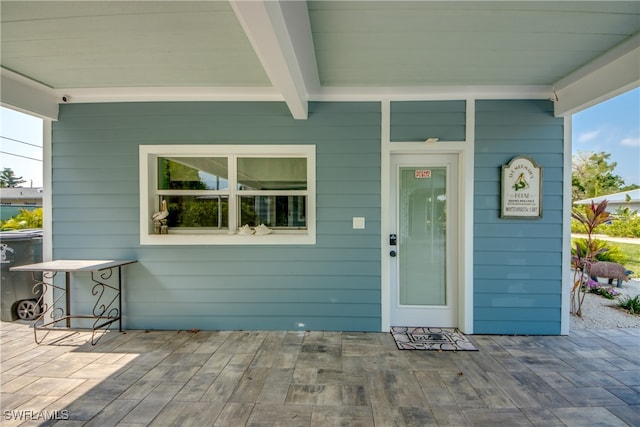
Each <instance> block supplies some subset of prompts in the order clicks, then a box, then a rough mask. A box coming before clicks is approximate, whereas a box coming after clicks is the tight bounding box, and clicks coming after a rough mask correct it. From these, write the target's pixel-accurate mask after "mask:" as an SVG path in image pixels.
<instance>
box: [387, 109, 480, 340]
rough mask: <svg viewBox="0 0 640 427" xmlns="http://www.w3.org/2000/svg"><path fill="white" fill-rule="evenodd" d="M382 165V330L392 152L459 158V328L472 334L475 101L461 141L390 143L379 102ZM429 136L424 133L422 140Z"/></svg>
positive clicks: (468, 115) (388, 128)
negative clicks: (446, 155) (448, 155)
mask: <svg viewBox="0 0 640 427" xmlns="http://www.w3.org/2000/svg"><path fill="white" fill-rule="evenodd" d="M381 113H382V114H381V116H382V117H381V119H382V126H381V136H382V137H381V159H380V160H381V162H380V163H381V165H380V183H381V184H380V185H381V188H380V194H381V201H380V203H381V205H380V206H381V212H380V219H381V221H380V231H381V234H380V251H381V253H380V259H381V262H380V270H381V272H380V273H381V275H380V280H381V293H380V295H381V313H380V315H381V316H380V319H381V322H380V323H381V329H380V330H381V331H382V332H386V331H389V329H390V327H391V324H390V317H391V301H390V300H391V257H390V256H389V251H390V250H391V246H390V245H389V234H390V232H391V226H392V225H391V224H390V216H391V211H390V209H391V205H392V203H391V197H393V196H394V193H392V189H391V182H390V181H391V156H392V155H393V154H451V155H456V156H457V158H458V209H459V215H458V236H457V239H458V241H457V246H458V259H459V262H458V271H457V273H458V307H457V308H458V322H457V323H458V328H459V329H460V330H461V331H462V332H464V333H467V334H472V333H473V198H474V191H473V187H474V186H473V178H474V174H473V167H474V140H475V133H474V130H475V101H474V100H471V99H468V100H467V102H466V126H465V127H466V131H465V140H464V141H437V142H429V143H427V142H425V141H407V142H397V141H394V142H391V140H390V127H391V126H390V125H391V102H390V101H383V102H382V104H381ZM427 138H428V135H426V136H425V140H426V139H427Z"/></svg>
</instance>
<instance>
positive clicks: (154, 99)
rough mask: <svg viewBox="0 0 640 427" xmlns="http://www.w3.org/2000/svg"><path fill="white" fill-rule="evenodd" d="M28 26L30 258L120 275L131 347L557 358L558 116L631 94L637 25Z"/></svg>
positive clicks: (440, 6)
mask: <svg viewBox="0 0 640 427" xmlns="http://www.w3.org/2000/svg"><path fill="white" fill-rule="evenodd" d="M29 3H30V2H2V3H1V5H0V7H2V20H3V25H2V53H3V55H2V67H3V68H2V79H3V80H2V84H3V91H2V94H1V96H2V103H3V105H7V106H11V107H13V108H19V109H21V110H23V111H30V112H32V113H33V114H36V115H39V116H40V117H43V118H44V119H45V126H44V127H45V135H44V142H45V153H47V152H48V153H49V154H48V155H46V156H45V165H46V164H50V174H49V177H48V178H45V182H46V185H45V186H46V187H47V188H51V189H52V191H51V194H50V195H47V197H46V198H45V201H44V202H45V203H44V205H45V211H46V214H45V218H48V219H49V220H50V221H51V222H50V223H48V224H46V225H45V242H48V243H45V259H52V258H53V259H137V260H138V263H136V264H133V265H129V266H127V267H126V269H125V294H124V316H125V319H124V323H125V324H124V326H125V327H126V328H139V329H185V330H188V329H194V328H197V329H245V330H247V329H253V330H259V329H270V330H274V329H275V330H343V331H380V330H388V328H389V326H390V325H398V326H403V325H404V326H407V325H408V326H450V327H459V328H460V329H462V330H463V331H464V332H466V333H477V334H549V335H554V334H566V333H568V328H569V289H570V286H571V285H570V283H569V278H568V276H569V274H568V272H569V268H570V265H569V261H570V249H569V241H570V222H569V219H568V218H569V217H570V215H569V212H570V208H571V204H570V182H571V164H570V162H571V138H570V135H571V131H570V129H571V126H570V124H571V114H573V113H574V112H576V111H579V110H581V109H584V108H586V107H588V106H591V105H593V104H595V103H597V102H600V101H601V100H603V99H607V98H609V97H612V96H614V95H616V94H619V93H622V92H624V91H626V90H629V89H631V88H633V87H637V86H638V84H639V82H640V75H639V72H638V70H637V64H638V59H639V58H640V48H639V46H638V41H639V40H640V36H638V32H639V31H640V24H639V22H640V20H639V19H638V18H639V17H640V3H635V2H629V3H617V2H615V3H612V2H566V3H563V4H562V6H561V7H558V6H557V4H556V3H555V2H531V3H527V5H526V7H523V6H521V5H520V3H519V2H513V3H511V2H384V1H357V2H286V1H284V2H278V1H255V2H242V1H231V2H229V3H226V2H146V3H144V5H143V3H136V2H80V3H75V2H74V3H68V2H62V1H61V2H46V3H41V4H39V7H37V8H34V7H31V6H30V5H29ZM34 32H35V33H34ZM25 76H26V77H27V78H25ZM38 82H42V83H44V84H41V83H38ZM47 150H49V151H47ZM521 156H523V157H526V158H528V159H530V160H531V161H532V162H534V163H533V164H535V165H537V166H539V167H541V168H542V173H540V174H538V175H536V173H535V172H531V170H532V168H531V167H528V166H526V167H524V169H522V170H518V171H517V172H518V173H520V174H521V173H523V172H525V171H526V172H527V173H529V172H530V173H531V176H529V175H527V176H526V177H525V178H526V180H522V181H518V190H520V189H524V190H526V193H525V192H524V191H523V193H519V195H522V196H523V197H525V194H526V197H527V198H532V199H533V200H534V201H538V200H537V198H536V194H542V197H541V199H540V200H539V202H540V203H539V204H536V206H535V209H537V208H538V207H539V208H541V210H536V211H535V215H533V216H532V217H528V218H527V219H522V218H512V217H505V216H503V215H502V214H501V210H502V206H503V204H504V203H503V199H504V197H503V194H502V190H501V188H502V184H505V185H504V191H505V194H506V193H507V192H509V191H511V188H512V187H513V185H512V184H511V183H509V182H508V179H512V177H510V176H507V175H505V177H506V178H505V182H503V174H502V168H503V166H505V165H507V164H509V163H510V162H511V161H512V160H513V159H514V158H517V157H521ZM45 175H46V174H45ZM536 176H541V177H542V179H541V181H540V182H539V183H538V181H537V179H536ZM507 184H508V185H507ZM538 184H539V185H540V188H539V190H540V192H539V193H538V192H537V191H535V190H536V189H537V185H538ZM521 185H522V186H521ZM163 201H164V202H166V205H167V215H168V218H167V220H166V221H167V224H166V226H167V227H168V234H157V231H160V232H161V231H162V230H163V227H162V224H161V223H157V224H154V221H152V220H151V217H152V215H153V214H154V213H155V212H156V211H159V210H160V209H161V208H162V206H163V203H162V202H163ZM508 202H509V203H510V204H512V205H513V206H514V207H515V209H516V210H517V209H520V208H522V209H530V208H531V206H530V205H527V204H523V205H519V204H518V203H520V202H519V199H517V197H514V198H513V200H508ZM263 223H264V224H265V225H266V227H267V228H268V229H269V230H271V233H268V231H264V228H259V230H261V233H259V234H261V235H254V234H247V233H246V232H240V233H239V230H241V229H244V228H243V226H244V225H249V226H254V227H255V226H259V225H260V224H263ZM262 231H264V234H263V233H262ZM248 233H251V231H249V232H248ZM46 245H48V247H46ZM85 276H86V275H82V274H77V275H76V276H75V277H74V286H75V287H76V288H77V289H78V291H77V292H76V293H75V294H74V297H73V298H74V299H73V301H72V303H73V305H74V309H76V310H77V311H78V312H82V311H90V310H91V309H92V307H93V305H92V302H91V301H92V297H91V295H90V292H91V291H90V289H91V287H90V286H84V285H87V283H86V282H88V279H87V278H86V277H85Z"/></svg>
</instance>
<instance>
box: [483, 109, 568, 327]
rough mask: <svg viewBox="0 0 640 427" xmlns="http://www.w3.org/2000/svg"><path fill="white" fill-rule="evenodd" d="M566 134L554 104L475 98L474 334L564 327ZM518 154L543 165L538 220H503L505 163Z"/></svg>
mask: <svg viewBox="0 0 640 427" xmlns="http://www.w3.org/2000/svg"><path fill="white" fill-rule="evenodd" d="M563 134H564V129H563V120H562V119H561V118H555V117H553V104H552V103H551V102H548V101H501V100H497V101H477V102H476V129H475V136H476V140H475V170H474V176H475V182H474V302H473V305H474V332H475V333H479V334H482V333H488V334H554V335H555V334H559V333H560V319H561V305H562V304H561V299H562V275H563V272H562V221H563V212H562V200H563V197H564V194H563V184H562V179H563V174H564V172H563V163H564V162H563V159H564V155H565V153H563V147H564V144H563ZM520 155H524V156H527V157H530V158H532V159H533V160H534V161H535V162H536V163H537V164H538V165H539V166H542V167H543V173H542V176H543V183H542V194H543V200H542V218H540V219H534V220H525V219H504V218H500V189H501V185H500V180H501V167H502V165H504V164H507V163H508V162H509V161H510V160H511V159H512V158H513V157H516V156H520Z"/></svg>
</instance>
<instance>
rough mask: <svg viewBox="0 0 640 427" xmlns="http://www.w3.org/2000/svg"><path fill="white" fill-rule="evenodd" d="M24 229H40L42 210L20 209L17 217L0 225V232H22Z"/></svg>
mask: <svg viewBox="0 0 640 427" xmlns="http://www.w3.org/2000/svg"><path fill="white" fill-rule="evenodd" d="M26 228H42V208H36V209H34V210H28V209H20V213H19V214H18V215H16V216H14V217H12V218H9V219H8V220H6V221H2V224H1V225H0V231H9V230H24V229H26Z"/></svg>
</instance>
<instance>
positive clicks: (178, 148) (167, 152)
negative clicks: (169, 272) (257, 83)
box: [139, 145, 316, 245]
mask: <svg viewBox="0 0 640 427" xmlns="http://www.w3.org/2000/svg"><path fill="white" fill-rule="evenodd" d="M139 153H140V158H139V164H140V244H141V245H313V244H315V243H316V147H315V145H140V147H139ZM172 155H181V156H211V157H215V156H228V155H246V156H253V157H257V156H271V157H274V156H283V155H286V156H291V157H295V156H298V157H305V158H307V194H308V195H307V229H306V230H305V231H304V232H301V231H299V230H295V231H293V230H292V231H290V230H278V231H277V232H274V233H272V234H267V235H262V236H256V235H250V236H246V235H239V234H235V231H229V233H226V232H225V233H199V234H190V233H188V232H186V231H184V230H181V231H179V232H174V233H172V232H169V234H153V230H152V228H153V224H152V222H151V215H153V213H154V212H155V210H156V209H157V199H156V189H155V185H156V182H157V181H156V174H157V171H156V168H157V162H156V161H155V159H156V158H157V157H164V156H172ZM230 166H231V165H230ZM233 170H235V167H233ZM230 172H231V168H230ZM230 215H234V213H233V212H230Z"/></svg>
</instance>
